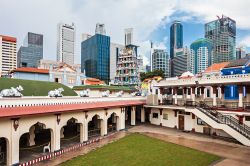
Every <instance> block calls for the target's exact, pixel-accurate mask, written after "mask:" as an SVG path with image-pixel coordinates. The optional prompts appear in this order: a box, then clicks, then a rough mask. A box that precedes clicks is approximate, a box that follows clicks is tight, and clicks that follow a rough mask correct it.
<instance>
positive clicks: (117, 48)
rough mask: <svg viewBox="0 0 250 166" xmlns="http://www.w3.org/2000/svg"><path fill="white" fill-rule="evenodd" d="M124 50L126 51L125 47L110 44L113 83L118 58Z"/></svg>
mask: <svg viewBox="0 0 250 166" xmlns="http://www.w3.org/2000/svg"><path fill="white" fill-rule="evenodd" d="M122 49H124V45H121V44H117V43H111V44H110V80H111V81H112V82H113V81H114V80H115V75H116V67H117V63H118V56H119V53H120V52H121V50H122Z"/></svg>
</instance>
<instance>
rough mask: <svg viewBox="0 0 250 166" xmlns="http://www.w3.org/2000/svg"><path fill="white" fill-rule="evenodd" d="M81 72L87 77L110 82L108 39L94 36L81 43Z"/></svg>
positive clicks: (99, 35) (107, 37) (102, 36)
mask: <svg viewBox="0 0 250 166" xmlns="http://www.w3.org/2000/svg"><path fill="white" fill-rule="evenodd" d="M81 70H82V72H84V70H85V73H86V76H87V77H92V78H98V79H101V80H103V81H105V82H106V83H107V84H108V83H109V81H110V74H109V72H110V37H109V36H105V35H101V34H95V35H94V36H92V37H90V38H89V39H87V40H84V41H83V42H82V43H81Z"/></svg>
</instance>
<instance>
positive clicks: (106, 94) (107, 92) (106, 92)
mask: <svg viewBox="0 0 250 166" xmlns="http://www.w3.org/2000/svg"><path fill="white" fill-rule="evenodd" d="M109 94H110V91H109V90H107V91H104V92H102V97H109Z"/></svg>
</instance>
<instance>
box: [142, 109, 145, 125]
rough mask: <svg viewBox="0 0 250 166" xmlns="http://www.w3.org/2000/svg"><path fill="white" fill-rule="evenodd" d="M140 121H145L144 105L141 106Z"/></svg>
mask: <svg viewBox="0 0 250 166" xmlns="http://www.w3.org/2000/svg"><path fill="white" fill-rule="evenodd" d="M141 122H142V123H144V122H145V108H144V107H142V108H141Z"/></svg>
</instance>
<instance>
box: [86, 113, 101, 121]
mask: <svg viewBox="0 0 250 166" xmlns="http://www.w3.org/2000/svg"><path fill="white" fill-rule="evenodd" d="M95 116H97V119H103V118H101V115H99V114H98V113H95V114H92V115H90V116H89V117H88V119H87V123H89V122H90V121H91V120H92V119H93V117H95Z"/></svg>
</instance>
